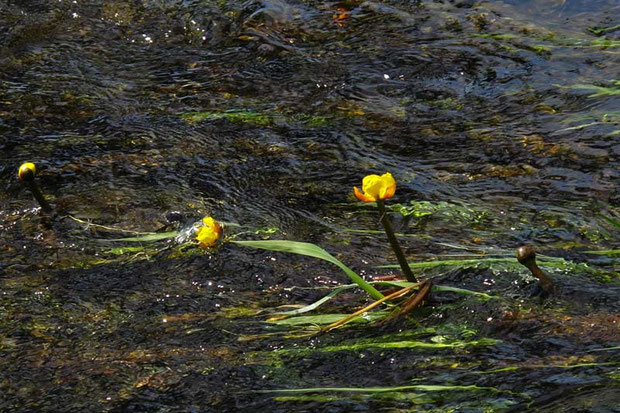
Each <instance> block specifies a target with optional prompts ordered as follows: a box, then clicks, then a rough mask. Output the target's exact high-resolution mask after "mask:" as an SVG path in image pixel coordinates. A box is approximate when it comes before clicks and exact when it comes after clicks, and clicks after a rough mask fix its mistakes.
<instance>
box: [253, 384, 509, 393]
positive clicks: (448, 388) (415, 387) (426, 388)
mask: <svg viewBox="0 0 620 413" xmlns="http://www.w3.org/2000/svg"><path fill="white" fill-rule="evenodd" d="M410 390H420V391H429V392H432V391H459V390H465V391H491V392H494V393H502V390H499V389H497V388H495V387H479V386H476V385H473V384H471V385H467V386H444V385H438V384H435V385H433V384H414V385H410V386H395V387H311V388H303V389H270V390H255V391H254V392H255V393H324V392H350V393H388V392H402V391H410ZM506 393H509V392H507V391H506Z"/></svg>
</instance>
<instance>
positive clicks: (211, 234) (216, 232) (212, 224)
mask: <svg viewBox="0 0 620 413" xmlns="http://www.w3.org/2000/svg"><path fill="white" fill-rule="evenodd" d="M202 223H203V225H202V226H201V227H200V229H198V234H197V235H196V240H197V241H198V242H199V243H200V246H201V247H203V248H208V247H212V246H213V245H215V243H216V242H217V240H218V239H220V237H221V236H222V226H221V225H220V224H219V223H218V222H217V221H216V220H214V219H213V218H211V217H204V218H203V219H202Z"/></svg>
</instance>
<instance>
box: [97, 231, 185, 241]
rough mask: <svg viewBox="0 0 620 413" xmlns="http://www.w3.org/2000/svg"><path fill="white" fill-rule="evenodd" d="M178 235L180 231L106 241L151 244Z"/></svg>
mask: <svg viewBox="0 0 620 413" xmlns="http://www.w3.org/2000/svg"><path fill="white" fill-rule="evenodd" d="M178 234H179V231H169V232H156V233H153V234H147V235H141V236H139V237H129V238H115V239H109V240H105V241H123V242H151V241H159V240H162V239H169V238H174V237H176V236H177V235H178Z"/></svg>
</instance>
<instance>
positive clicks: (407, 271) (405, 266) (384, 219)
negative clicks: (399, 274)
mask: <svg viewBox="0 0 620 413" xmlns="http://www.w3.org/2000/svg"><path fill="white" fill-rule="evenodd" d="M377 209H378V210H379V217H380V220H381V223H382V224H383V229H385V233H386V235H387V237H388V241H389V242H390V245H391V246H392V249H393V250H394V254H396V259H397V260H398V263H399V264H400V268H401V269H402V270H403V275H404V276H405V278H406V279H407V281H409V282H412V283H415V282H418V280H417V279H416V277H415V275H413V273H412V272H411V268H409V263H408V262H407V259H406V258H405V254H403V250H402V249H401V248H400V244H398V240H397V239H396V235H394V229H393V228H392V223H391V222H390V219H389V218H388V216H387V213H386V211H385V203H384V202H383V201H382V200H378V201H377Z"/></svg>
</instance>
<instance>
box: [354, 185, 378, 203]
mask: <svg viewBox="0 0 620 413" xmlns="http://www.w3.org/2000/svg"><path fill="white" fill-rule="evenodd" d="M353 194H354V195H355V197H356V198H357V199H359V200H360V201H362V202H375V201H376V198H373V197H371V196H370V195H366V194H364V193H362V192H361V191H360V190H359V189H357V187H356V186H354V187H353Z"/></svg>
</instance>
